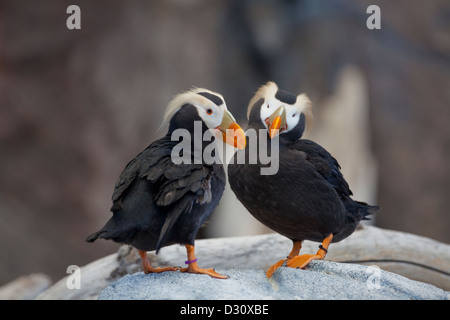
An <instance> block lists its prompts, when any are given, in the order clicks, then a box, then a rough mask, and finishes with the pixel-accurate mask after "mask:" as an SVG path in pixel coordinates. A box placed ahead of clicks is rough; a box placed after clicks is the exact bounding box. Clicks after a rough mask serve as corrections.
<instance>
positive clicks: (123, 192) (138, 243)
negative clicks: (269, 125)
mask: <svg viewBox="0 0 450 320" xmlns="http://www.w3.org/2000/svg"><path fill="white" fill-rule="evenodd" d="M165 122H169V129H168V132H167V134H166V135H165V136H164V137H162V138H160V139H158V140H156V141H154V142H153V143H151V144H150V145H149V146H148V147H147V148H146V149H145V150H144V151H142V152H141V153H139V154H138V155H137V156H136V157H135V158H134V159H133V160H131V161H130V162H129V163H128V164H127V165H126V167H125V169H124V170H123V172H122V173H121V175H120V176H119V178H118V180H117V183H116V185H115V188H114V192H113V195H112V202H113V204H112V207H111V211H112V213H113V216H112V218H111V219H110V220H109V221H108V222H107V223H106V224H105V226H104V227H103V228H101V229H100V230H99V231H97V232H95V233H94V234H92V235H90V236H89V237H88V238H87V239H86V241H88V242H93V241H95V240H96V239H97V238H103V239H108V240H109V239H111V240H113V241H115V242H118V243H125V244H129V245H131V246H133V247H135V248H137V249H138V251H139V254H140V256H141V259H142V267H143V270H144V272H145V273H146V274H147V273H159V272H164V271H176V270H180V271H181V272H191V273H201V274H207V275H210V276H211V277H214V278H220V279H224V278H226V276H223V275H221V274H219V273H217V272H215V271H214V270H213V269H201V268H199V266H198V264H197V258H196V256H195V250H194V241H195V237H196V234H197V231H198V230H199V228H200V227H201V226H202V225H203V223H204V222H205V221H206V219H207V218H208V217H209V216H210V215H211V213H212V212H213V211H214V209H215V208H216V207H217V205H218V203H219V200H220V198H221V197H222V193H223V191H224V188H225V183H226V175H225V172H224V169H223V165H222V164H221V163H220V161H216V162H213V161H210V162H209V163H206V161H205V160H204V159H203V157H201V158H199V157H195V158H194V155H195V154H196V152H195V150H196V148H197V149H198V151H200V153H199V154H200V155H202V152H204V151H205V150H206V148H207V147H208V146H209V145H210V144H211V143H215V142H214V141H213V142H211V139H212V140H213V135H212V134H211V136H210V139H209V141H203V140H208V139H203V137H204V135H205V133H206V132H207V131H209V132H214V133H218V134H219V135H221V136H222V139H223V140H224V141H225V142H226V143H229V144H232V145H233V146H234V147H237V148H240V149H243V148H244V147H245V134H244V131H243V130H242V129H241V128H240V127H239V125H237V124H236V121H235V120H234V118H233V116H232V115H231V113H230V112H229V111H228V110H227V107H226V104H225V101H224V99H223V97H222V96H221V95H220V94H218V93H215V92H213V91H210V90H207V89H202V88H195V89H193V90H190V91H187V92H184V93H182V94H179V95H177V96H176V97H175V98H174V99H173V100H172V101H171V102H170V103H169V105H168V107H167V111H166V114H165V116H164V121H163V124H164V123H165ZM196 130H197V132H196ZM177 132H182V133H183V132H184V133H186V132H187V133H188V134H189V135H190V136H188V137H187V138H186V139H187V141H188V146H189V147H192V149H190V150H189V149H188V148H180V147H179V144H180V143H181V142H180V141H179V138H178V139H177V138H174V137H179V136H180V135H179V134H177V135H176V133H177ZM181 136H182V135H181ZM191 137H193V138H192V139H191ZM184 139H185V138H183V140H184ZM199 140H200V141H199ZM184 142H186V141H184ZM177 147H178V148H177ZM192 150H194V152H192ZM212 150H213V151H214V149H212ZM212 153H213V152H212ZM175 155H178V156H180V155H182V156H184V158H183V159H184V160H185V161H181V162H178V161H173V160H174V159H175V158H174V156H175ZM177 159H178V158H177ZM171 244H182V245H185V247H186V250H187V257H188V259H187V261H186V262H185V263H186V264H187V265H188V266H187V267H186V268H177V267H165V268H153V267H152V266H151V265H150V262H149V261H148V259H147V251H152V250H156V252H157V253H158V251H159V249H161V248H162V247H165V246H168V245H171Z"/></svg>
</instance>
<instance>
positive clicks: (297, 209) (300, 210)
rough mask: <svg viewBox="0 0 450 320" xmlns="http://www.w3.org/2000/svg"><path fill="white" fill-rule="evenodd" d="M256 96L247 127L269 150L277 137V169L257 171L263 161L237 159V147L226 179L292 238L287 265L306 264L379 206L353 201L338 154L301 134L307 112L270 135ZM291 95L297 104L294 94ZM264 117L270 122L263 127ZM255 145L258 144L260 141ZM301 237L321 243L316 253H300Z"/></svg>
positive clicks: (262, 101) (252, 209)
mask: <svg viewBox="0 0 450 320" xmlns="http://www.w3.org/2000/svg"><path fill="white" fill-rule="evenodd" d="M278 96H280V95H278ZM285 96H287V95H286V94H283V97H285ZM266 99H267V97H266ZM255 100H256V101H257V102H256V103H255V105H250V108H251V112H250V114H249V126H248V128H247V130H265V131H266V134H265V135H262V137H263V139H264V140H265V141H264V143H263V144H262V146H264V145H267V149H268V150H271V147H270V145H271V143H279V168H278V172H277V173H276V174H274V175H261V174H260V168H261V167H263V166H267V165H264V164H261V162H260V161H258V162H257V163H255V164H250V163H241V164H239V162H238V158H241V159H242V157H243V155H242V154H240V153H245V159H249V148H248V147H247V148H246V149H245V150H239V151H238V152H237V153H236V154H235V155H234V161H232V162H231V163H232V164H230V165H229V166H228V179H229V183H230V186H231V189H232V190H233V192H234V193H235V195H236V197H237V198H238V199H239V200H240V201H241V202H242V204H243V205H244V206H245V207H246V208H247V210H248V211H249V212H250V213H251V214H252V215H253V216H254V217H255V218H256V219H258V220H259V221H260V222H262V223H263V224H265V225H266V226H268V227H269V228H271V229H272V230H274V231H276V232H278V233H280V234H282V235H284V236H286V237H287V238H289V239H291V240H292V241H293V242H294V249H293V251H292V252H291V254H290V255H289V257H288V259H287V260H286V262H287V265H288V266H292V267H304V266H306V264H308V263H309V261H311V260H312V259H320V258H323V257H324V256H325V254H326V252H327V247H328V244H329V243H330V242H337V241H340V240H342V239H344V238H346V237H348V236H349V235H350V234H352V233H353V231H354V230H355V228H356V226H357V225H358V223H359V222H360V221H361V220H364V219H367V216H368V215H369V214H372V213H374V212H376V211H377V210H378V207H377V206H369V205H367V204H366V203H363V202H358V201H354V200H353V199H352V198H351V197H350V196H351V195H352V192H351V190H350V188H349V185H348V183H347V182H346V181H345V179H344V177H343V175H342V173H341V171H340V166H339V164H338V162H337V160H336V159H335V158H333V156H331V155H330V153H329V152H327V151H326V150H325V149H324V148H323V147H321V146H320V145H318V144H317V143H315V142H313V141H310V140H306V139H300V138H301V136H302V135H303V131H304V128H305V123H304V121H305V117H303V118H302V117H301V116H300V117H299V120H298V122H297V124H296V125H295V126H294V127H291V128H289V127H288V129H287V131H285V132H282V133H281V134H279V135H278V136H277V137H276V138H275V137H272V138H274V139H271V137H270V134H269V129H270V120H268V119H261V112H260V111H261V108H267V104H266V103H265V99H264V98H262V99H259V100H257V99H253V101H255ZM267 100H268V99H267ZM284 100H286V99H284ZM271 101H273V100H271ZM289 101H291V102H293V103H294V104H295V100H293V99H290V100H289ZM272 103H273V102H272ZM280 105H283V103H282V102H281V104H280ZM282 108H284V107H282ZM292 109H293V111H292V113H291V114H292V115H295V114H296V113H298V112H300V110H299V109H301V108H298V107H295V106H293V107H292ZM291 114H288V115H286V117H289V116H291ZM265 123H268V126H267V127H266V125H265ZM256 136H257V137H258V139H260V138H261V136H259V135H256ZM258 145H259V146H261V144H259V141H258ZM263 151H264V152H265V150H263ZM259 152H261V150H259ZM272 156H273V155H272ZM258 159H259V156H258ZM303 240H312V241H318V242H324V243H322V247H321V249H319V251H320V252H318V254H317V255H315V256H312V255H303V256H298V251H299V250H300V247H301V242H302V241H303ZM324 240H326V241H324ZM295 261H296V262H295ZM284 262H285V260H281V261H279V262H278V264H275V265H274V266H272V267H271V269H269V271H268V276H271V275H272V273H273V272H274V271H275V270H276V268H278V267H279V266H280V265H282V264H283V263H284Z"/></svg>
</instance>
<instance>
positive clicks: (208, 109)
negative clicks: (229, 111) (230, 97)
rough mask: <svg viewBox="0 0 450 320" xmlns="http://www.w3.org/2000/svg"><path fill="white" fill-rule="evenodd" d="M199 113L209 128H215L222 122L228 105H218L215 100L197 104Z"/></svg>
mask: <svg viewBox="0 0 450 320" xmlns="http://www.w3.org/2000/svg"><path fill="white" fill-rule="evenodd" d="M195 107H196V108H197V111H198V114H199V116H200V118H201V119H202V120H203V122H204V123H205V124H206V126H207V127H208V128H209V129H214V128H216V127H218V126H219V125H220V124H221V123H222V118H223V114H224V113H225V110H226V106H225V105H224V104H222V105H220V106H217V105H215V104H214V103H213V102H211V103H209V104H207V105H195Z"/></svg>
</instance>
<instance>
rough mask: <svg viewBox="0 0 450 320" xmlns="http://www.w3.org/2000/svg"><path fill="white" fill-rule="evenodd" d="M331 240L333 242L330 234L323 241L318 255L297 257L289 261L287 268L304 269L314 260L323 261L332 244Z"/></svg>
mask: <svg viewBox="0 0 450 320" xmlns="http://www.w3.org/2000/svg"><path fill="white" fill-rule="evenodd" d="M331 240H333V235H332V234H330V235H329V236H328V237H326V238H325V239H324V240H323V242H322V244H321V245H320V249H319V250H318V251H317V253H316V254H302V255H301V256H296V257H294V258H292V259H288V261H287V266H288V267H290V268H300V269H303V268H305V267H306V266H307V265H308V264H309V263H310V262H311V261H313V260H323V258H325V255H326V254H327V252H328V247H329V245H330V243H331Z"/></svg>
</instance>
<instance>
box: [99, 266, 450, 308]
mask: <svg viewBox="0 0 450 320" xmlns="http://www.w3.org/2000/svg"><path fill="white" fill-rule="evenodd" d="M217 271H218V272H219V273H222V274H226V275H228V276H229V279H227V280H219V279H213V278H211V277H209V276H206V275H197V274H185V273H180V272H165V273H161V274H149V275H145V274H144V273H142V272H138V273H135V274H133V275H127V276H125V277H123V278H121V279H119V280H118V281H116V282H114V283H112V284H111V285H110V286H108V287H107V288H105V289H104V290H103V291H102V292H101V293H100V295H99V297H98V298H99V299H100V300H128V299H139V300H191V299H193V300H194V299H195V300H219V299H220V300H236V299H237V300H261V299H263V300H267V299H269V300H270V299H282V300H291V299H433V300H438V299H440V300H443V299H449V292H447V291H444V290H442V289H439V288H437V287H435V286H433V285H430V284H427V283H423V282H418V281H414V280H410V279H408V278H405V277H403V276H400V275H397V274H394V273H391V272H387V271H383V270H381V269H379V268H378V267H376V266H362V265H356V264H347V263H336V262H330V261H313V262H312V263H311V264H310V266H309V267H308V268H307V270H301V269H291V268H280V269H278V270H277V271H276V272H275V274H274V275H273V277H272V278H271V279H268V278H267V277H266V274H265V271H263V270H259V269H218V270H217Z"/></svg>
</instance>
